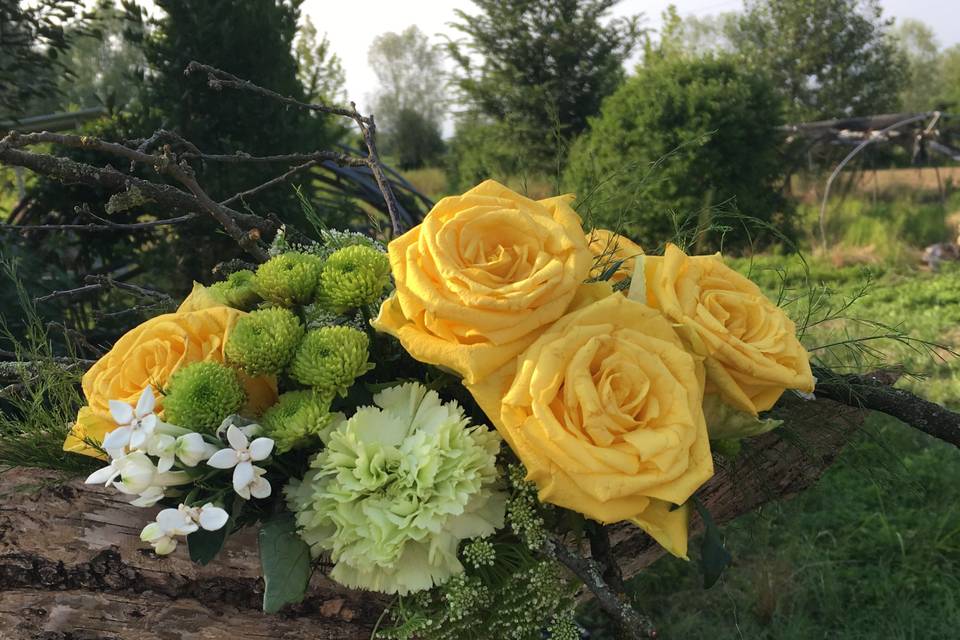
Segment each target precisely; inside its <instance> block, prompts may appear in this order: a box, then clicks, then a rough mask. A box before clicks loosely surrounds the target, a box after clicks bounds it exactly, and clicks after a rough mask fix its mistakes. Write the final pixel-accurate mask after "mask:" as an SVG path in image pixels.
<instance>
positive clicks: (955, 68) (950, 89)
mask: <svg viewBox="0 0 960 640" xmlns="http://www.w3.org/2000/svg"><path fill="white" fill-rule="evenodd" d="M939 91H940V96H939V100H938V101H939V102H940V103H941V104H943V105H944V106H945V107H946V108H947V110H948V111H951V112H956V110H957V109H958V108H960V44H955V45H953V46H952V47H950V48H949V49H947V50H945V51H944V52H943V53H942V54H941V55H940V89H939Z"/></svg>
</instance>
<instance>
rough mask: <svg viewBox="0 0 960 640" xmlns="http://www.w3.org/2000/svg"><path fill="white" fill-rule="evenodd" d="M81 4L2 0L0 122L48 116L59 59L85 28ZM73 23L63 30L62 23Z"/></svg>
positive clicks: (64, 69)
mask: <svg viewBox="0 0 960 640" xmlns="http://www.w3.org/2000/svg"><path fill="white" fill-rule="evenodd" d="M83 10H84V2H82V1H81V0H38V1H36V2H23V1H19V0H6V1H5V2H4V3H3V5H2V6H0V31H2V34H3V41H2V46H0V120H7V119H8V118H16V117H18V116H26V115H35V114H34V113H32V111H34V110H38V111H40V112H44V111H52V110H54V109H52V108H51V106H53V105H55V104H56V100H57V98H58V97H59V93H60V83H59V79H58V76H60V75H70V74H71V70H70V68H69V67H68V66H67V65H66V64H65V57H66V54H67V52H68V51H69V49H70V47H71V45H72V44H73V42H72V39H73V37H74V36H76V35H79V34H80V33H81V31H82V30H83V29H85V28H86V26H87V25H86V24H85V23H86V21H87V19H88V16H86V15H84V11H83ZM70 22H73V24H72V25H71V26H70V27H67V28H65V26H64V25H65V23H70Z"/></svg>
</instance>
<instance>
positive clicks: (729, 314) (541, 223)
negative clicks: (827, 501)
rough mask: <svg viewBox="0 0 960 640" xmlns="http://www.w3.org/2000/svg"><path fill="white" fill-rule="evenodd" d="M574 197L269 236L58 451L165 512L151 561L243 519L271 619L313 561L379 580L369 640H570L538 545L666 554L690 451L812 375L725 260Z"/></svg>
mask: <svg viewBox="0 0 960 640" xmlns="http://www.w3.org/2000/svg"><path fill="white" fill-rule="evenodd" d="M571 200H572V196H560V197H555V198H549V199H546V200H539V201H534V200H531V199H528V198H526V197H523V196H521V195H519V194H517V193H515V192H513V191H511V190H510V189H508V188H506V187H504V186H503V185H500V184H498V183H496V182H493V181H487V182H484V183H482V184H480V185H479V186H477V187H475V188H474V189H471V190H470V191H468V192H467V193H465V194H463V195H461V196H454V197H449V198H445V199H443V200H441V201H440V202H439V203H438V204H437V205H436V206H435V207H434V208H433V210H432V211H431V212H430V213H429V214H428V215H427V216H426V218H425V219H424V221H423V222H422V223H421V224H420V225H418V226H417V227H415V228H413V229H411V230H410V231H408V232H406V233H404V234H403V235H401V236H399V237H397V238H394V239H393V241H392V242H390V243H389V245H388V246H387V247H386V249H384V248H383V247H382V246H380V245H379V244H378V243H377V242H375V241H374V240H372V239H370V238H368V237H365V236H363V235H361V234H353V233H335V232H325V233H324V234H322V236H323V237H322V241H321V242H317V243H309V244H294V243H292V242H290V241H289V240H288V239H287V238H286V236H285V235H284V234H283V233H282V232H281V233H279V234H278V235H277V237H276V238H275V240H274V242H273V245H272V248H271V252H270V258H269V260H267V261H266V262H264V263H263V264H261V265H260V266H259V267H258V268H257V269H256V270H255V271H253V270H251V271H238V272H236V273H233V274H231V275H230V276H229V277H228V278H227V280H225V281H224V282H220V283H217V284H215V285H213V286H211V287H203V286H200V285H197V286H196V287H195V288H194V291H193V292H192V293H191V295H190V296H189V297H188V298H187V299H186V300H185V301H184V302H183V304H182V305H181V306H180V308H179V309H178V310H177V311H176V312H174V313H171V314H167V315H162V316H158V317H156V318H153V319H151V320H149V321H147V322H146V323H144V324H142V325H140V326H139V327H137V328H135V329H133V330H132V331H130V332H129V333H128V334H126V335H125V336H124V337H122V338H121V339H120V340H119V341H118V342H117V343H116V344H115V345H114V347H113V349H112V350H111V351H110V352H109V353H108V354H107V355H106V356H104V357H103V358H102V359H101V360H100V361H98V362H97V363H96V364H95V365H94V366H93V367H92V368H91V369H90V370H89V371H88V372H87V373H86V375H85V376H84V378H83V391H84V394H85V396H86V399H87V406H85V407H84V408H82V409H81V410H80V412H79V415H78V416H77V420H76V423H75V425H74V427H73V430H72V433H71V435H70V437H69V438H68V439H67V441H66V442H65V444H64V447H65V449H67V450H69V451H74V452H77V453H80V454H84V455H90V456H95V457H99V458H102V459H103V460H104V462H105V466H104V467H103V468H102V469H100V470H98V471H96V472H95V473H93V474H92V475H91V476H90V477H89V478H88V479H87V481H88V482H89V483H98V484H104V485H106V486H108V487H112V488H114V489H116V490H117V491H119V492H121V493H123V494H127V495H129V496H131V500H132V501H133V503H134V504H136V505H138V506H142V507H156V506H162V507H164V508H163V509H162V510H160V511H159V513H157V514H156V516H155V518H154V520H153V521H152V522H149V519H148V518H146V517H145V519H144V520H145V527H144V529H143V532H142V535H141V538H142V540H143V541H144V543H145V544H149V545H150V546H151V547H152V548H153V550H154V552H155V553H156V554H158V555H165V554H169V553H172V552H174V551H175V550H176V549H177V548H178V545H180V544H181V543H184V542H185V543H186V545H187V546H188V547H189V548H190V551H191V557H193V558H195V559H197V560H198V561H201V562H209V561H211V560H213V559H214V558H215V556H216V555H217V553H218V552H219V551H220V549H221V548H222V546H223V544H224V541H225V540H226V539H227V537H228V536H229V535H230V534H231V533H232V532H233V531H236V530H237V529H239V528H241V527H244V526H249V525H256V524H259V525H261V534H260V541H261V545H265V546H268V547H270V548H271V552H270V553H265V554H263V558H264V563H263V571H264V577H265V579H266V592H265V595H264V607H265V609H266V610H268V611H276V610H278V609H279V608H280V607H282V606H283V605H285V604H287V603H290V602H294V601H296V600H297V598H298V597H302V594H303V593H304V592H305V590H306V588H307V578H308V577H309V574H310V563H311V559H320V558H323V559H325V560H327V561H329V563H331V564H332V569H331V570H330V572H329V575H330V577H331V578H332V579H333V580H335V581H337V582H340V583H341V584H343V585H345V586H347V587H349V588H353V589H364V590H370V591H376V592H381V593H386V594H392V595H395V596H396V598H397V599H396V600H395V601H394V607H393V609H392V615H391V619H392V621H393V623H394V624H393V626H392V627H390V628H389V629H387V628H385V629H382V630H378V633H379V634H380V635H381V637H395V638H415V637H431V638H454V637H463V636H466V637H497V638H516V639H518V640H526V639H531V638H540V637H543V635H542V634H543V633H544V632H545V631H546V632H548V633H549V634H550V637H553V638H574V637H579V636H578V635H577V632H576V629H575V626H574V622H573V615H572V611H573V606H574V603H575V599H574V596H575V593H576V590H577V586H576V584H574V583H573V581H571V580H570V579H569V578H568V577H567V576H566V574H565V573H564V572H563V571H562V569H561V568H560V565H558V564H557V562H556V557H555V554H551V553H550V549H552V548H553V547H554V545H555V541H556V540H557V539H559V538H560V537H563V536H576V535H578V531H582V530H583V528H584V527H585V526H593V525H592V523H600V524H608V523H619V522H626V523H630V525H631V526H637V527H640V528H641V529H643V530H644V531H645V532H647V533H648V534H649V535H650V536H651V537H652V538H653V539H655V540H656V541H657V542H658V543H659V544H661V545H662V546H663V547H664V548H665V549H666V550H668V551H669V552H670V553H673V554H674V555H677V556H680V557H686V555H687V536H688V531H687V529H688V521H689V517H690V516H689V512H690V509H691V505H692V504H693V495H694V493H695V492H696V491H697V489H698V488H700V487H701V486H702V485H703V484H704V483H705V482H706V481H707V480H709V479H710V478H711V476H712V475H713V473H714V467H713V458H712V446H713V445H712V444H711V443H712V442H713V443H716V442H717V441H720V440H722V441H728V440H730V439H737V438H742V437H747V436H751V435H755V434H757V433H760V432H762V431H763V430H766V429H770V428H773V427H774V426H775V425H776V423H775V422H774V421H770V420H766V419H765V418H764V416H763V413H762V412H764V411H766V410H768V409H770V408H771V407H772V406H773V404H774V403H775V402H776V401H777V399H778V398H779V397H780V396H781V395H782V394H783V393H784V392H785V391H787V390H790V389H792V390H796V391H798V392H800V393H803V394H809V393H811V392H812V391H813V387H814V382H815V381H814V378H813V376H812V374H811V369H810V364H809V357H808V354H807V352H806V351H805V350H804V348H803V347H802V346H801V344H800V342H799V341H798V339H797V337H796V335H795V328H794V326H793V324H792V323H791V321H790V320H789V319H788V318H787V316H786V315H785V314H784V313H783V312H782V311H781V310H780V309H779V308H778V307H777V306H776V305H774V304H773V303H772V302H770V301H769V300H767V299H766V298H765V297H764V296H763V295H762V294H761V293H760V291H759V289H757V287H755V286H754V285H752V284H751V283H750V282H749V281H748V280H746V279H745V278H743V277H742V276H739V275H738V274H737V273H735V272H734V271H733V270H731V269H729V268H728V267H726V266H725V265H724V263H723V259H722V257H721V256H719V255H715V256H688V255H686V254H685V253H684V252H683V251H681V250H680V249H679V248H678V247H676V246H673V245H667V247H666V251H665V253H664V255H663V256H648V255H645V254H644V252H643V250H642V249H641V248H640V247H639V246H637V245H636V244H634V243H633V242H631V241H630V240H629V239H627V238H623V237H620V236H618V235H617V234H615V233H613V232H610V231H606V230H602V229H595V230H592V231H587V230H585V229H584V228H583V225H582V222H581V220H580V218H579V217H578V215H577V214H576V212H575V211H574V210H573V208H572V207H571ZM292 532H295V534H294V535H291V533H292ZM278 549H279V550H280V551H279V553H280V555H281V556H283V558H284V561H283V563H282V564H283V568H282V571H281V570H280V569H278V568H277V566H276V565H277V562H276V558H277V555H278V551H277V550H278ZM291 565H297V569H296V570H291ZM278 581H284V584H283V585H282V588H277V583H278ZM291 581H294V582H297V584H295V585H292V584H291ZM494 605H496V611H497V615H496V616H491V615H490V611H491V609H492V608H493V607H494ZM494 618H495V620H494V621H493V622H491V620H492V619H494ZM484 633H486V634H487V635H483V634H484ZM471 634H473V635H471ZM478 634H479V635H478Z"/></svg>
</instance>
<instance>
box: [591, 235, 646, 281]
mask: <svg viewBox="0 0 960 640" xmlns="http://www.w3.org/2000/svg"><path fill="white" fill-rule="evenodd" d="M587 243H588V246H589V247H590V252H591V253H592V254H593V256H594V261H593V269H592V270H591V271H590V277H592V278H599V277H600V276H602V275H603V274H604V272H605V271H607V270H608V269H610V267H612V266H614V265H615V264H616V263H617V262H620V265H619V266H617V268H616V269H615V270H614V272H613V275H612V276H611V277H610V278H609V281H610V282H611V283H613V284H616V283H618V282H620V281H622V280H625V279H626V278H629V277H630V276H632V275H633V269H634V263H635V262H636V258H637V256H642V255H643V248H641V247H640V245H638V244H637V243H636V242H634V241H633V240H630V239H629V238H627V237H624V236H622V235H620V234H619V233H615V232H613V231H610V230H608V229H594V230H593V231H591V232H590V233H588V234H587Z"/></svg>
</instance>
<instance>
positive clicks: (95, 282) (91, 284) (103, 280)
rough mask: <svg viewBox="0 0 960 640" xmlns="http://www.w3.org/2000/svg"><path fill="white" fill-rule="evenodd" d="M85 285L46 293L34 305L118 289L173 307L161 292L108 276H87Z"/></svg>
mask: <svg viewBox="0 0 960 640" xmlns="http://www.w3.org/2000/svg"><path fill="white" fill-rule="evenodd" d="M84 282H86V283H87V284H85V285H84V286H82V287H76V288H75V289H64V290H61V291H54V292H52V293H48V294H47V295H45V296H40V297H39V298H35V299H34V302H35V303H41V302H49V301H50V300H55V299H57V298H72V297H75V296H81V295H84V294H87V293H93V292H94V291H102V290H104V289H111V288H113V289H119V290H121V291H126V292H127V293H132V294H134V295H138V296H141V297H144V298H154V299H156V300H157V303H156V304H157V305H160V306H166V307H172V306H175V302H174V300H173V298H172V297H171V296H170V295H169V294H166V293H164V292H162V291H156V290H154V289H147V288H146V287H141V286H138V285H135V284H130V283H129V282H120V281H119V280H114V279H113V278H111V277H110V276H98V275H89V276H87V277H86V278H84Z"/></svg>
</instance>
